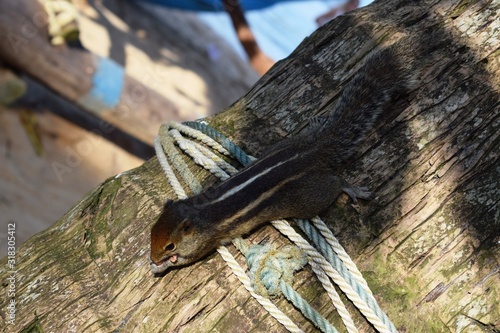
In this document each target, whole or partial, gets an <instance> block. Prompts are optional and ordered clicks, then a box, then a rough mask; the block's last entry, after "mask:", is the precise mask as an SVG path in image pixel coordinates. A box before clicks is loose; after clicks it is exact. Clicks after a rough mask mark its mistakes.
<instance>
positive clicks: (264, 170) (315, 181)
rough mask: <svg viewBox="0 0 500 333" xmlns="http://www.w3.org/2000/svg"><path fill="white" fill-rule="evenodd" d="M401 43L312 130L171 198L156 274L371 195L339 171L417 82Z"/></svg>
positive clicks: (154, 257)
mask: <svg viewBox="0 0 500 333" xmlns="http://www.w3.org/2000/svg"><path fill="white" fill-rule="evenodd" d="M397 44H398V43H396V44H394V45H392V46H389V47H386V48H384V49H382V50H380V51H378V52H377V51H376V52H372V53H371V54H370V55H369V56H367V60H366V61H365V63H364V64H363V65H362V66H361V67H360V69H359V70H358V71H357V73H356V74H355V75H354V77H353V78H352V80H351V81H350V82H349V83H348V84H347V86H346V87H345V89H344V90H343V92H342V94H341V96H340V98H339V100H338V102H337V104H336V106H335V108H334V109H333V110H332V111H331V112H330V113H329V114H328V115H326V116H324V117H321V118H315V121H312V122H311V124H310V130H307V131H305V133H304V132H303V133H304V134H301V135H298V136H295V137H290V138H286V139H284V140H282V141H281V142H279V143H278V144H276V145H275V146H274V147H273V148H271V149H270V150H269V151H268V152H267V153H266V154H264V156H263V157H262V158H260V159H259V160H257V161H255V162H253V163H252V164H250V165H249V166H248V167H246V168H245V169H243V170H242V171H240V172H239V173H237V174H236V175H235V176H233V177H231V178H229V179H228V180H226V181H224V182H222V183H220V184H219V185H216V186H215V187H213V188H211V189H210V192H207V190H205V191H203V192H201V193H200V194H197V195H194V196H192V197H189V198H187V199H183V200H178V201H172V200H167V202H166V203H165V206H164V207H163V211H162V213H161V215H160V217H159V219H158V221H157V222H156V223H155V224H154V226H153V227H152V229H151V253H150V260H151V270H152V272H153V273H161V272H164V271H165V270H167V269H168V268H169V267H172V266H180V265H187V264H190V263H193V262H195V261H197V260H199V259H201V258H202V257H204V256H205V255H207V254H209V253H210V252H212V251H213V250H215V249H216V248H217V247H218V246H219V245H221V244H223V243H225V242H228V241H230V240H231V239H233V238H235V237H238V236H241V235H243V234H246V233H248V232H250V231H251V230H253V229H255V228H256V227H257V226H259V225H261V224H263V223H265V222H268V221H271V220H277V219H284V218H300V219H309V218H312V217H314V216H316V215H318V214H321V213H322V212H324V211H325V210H326V209H327V208H328V207H329V206H330V205H332V204H333V203H334V202H335V201H336V199H337V197H338V196H339V195H340V194H341V193H342V192H345V193H347V194H348V195H349V196H350V197H351V198H352V199H353V200H354V201H355V200H356V198H363V199H366V198H368V197H369V192H367V191H366V190H365V189H364V188H360V187H356V186H352V185H350V184H348V183H347V182H346V181H344V180H343V179H342V178H341V177H340V176H339V175H338V173H339V172H340V170H341V169H342V168H343V167H345V165H346V163H347V162H348V160H349V159H350V158H352V157H353V156H354V155H355V153H356V148H357V147H358V146H359V144H360V143H361V142H362V141H363V140H365V138H366V136H367V134H368V132H369V131H370V130H371V129H372V128H373V127H374V124H375V121H376V120H377V118H378V117H379V116H380V115H381V114H382V113H384V112H385V111H387V110H390V109H391V103H393V102H394V101H395V100H396V98H397V97H398V96H401V95H402V94H404V93H406V92H407V91H408V90H409V89H410V88H411V86H412V82H413V81H414V80H413V79H412V77H413V76H414V75H413V73H412V70H410V66H409V62H408V61H409V59H408V58H409V55H408V53H411V52H407V51H408V50H404V49H405V48H401V47H399V46H398V45H397ZM214 194H215V195H214Z"/></svg>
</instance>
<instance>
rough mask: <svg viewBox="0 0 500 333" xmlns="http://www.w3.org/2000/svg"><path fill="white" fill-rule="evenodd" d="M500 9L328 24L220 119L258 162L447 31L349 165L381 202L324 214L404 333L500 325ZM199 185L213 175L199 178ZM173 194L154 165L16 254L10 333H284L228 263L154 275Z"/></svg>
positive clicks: (392, 11) (314, 294) (445, 5)
mask: <svg viewBox="0 0 500 333" xmlns="http://www.w3.org/2000/svg"><path fill="white" fill-rule="evenodd" d="M499 10H500V4H499V3H498V2H491V1H490V2H488V1H481V2H471V3H469V2H461V3H460V4H454V3H453V2H450V1H437V0H436V1H425V2H424V1H422V2H419V4H418V5H416V4H415V3H414V2H413V1H402V0H388V1H379V2H377V3H375V4H373V5H371V6H369V7H367V8H364V9H361V10H356V11H354V12H351V13H349V14H347V15H344V16H341V17H339V18H337V19H335V20H333V21H332V22H330V23H329V24H327V25H325V26H324V27H322V28H320V29H319V30H318V31H317V32H316V33H314V34H313V35H312V36H311V37H309V38H308V39H306V40H305V41H304V42H303V43H302V44H301V45H300V46H299V48H298V49H297V50H296V51H295V52H294V53H293V54H292V55H291V56H290V57H289V58H287V59H285V60H283V61H281V62H279V63H278V64H277V65H275V66H274V67H273V68H272V69H271V70H270V71H269V72H268V73H267V74H266V75H265V76H264V77H263V78H262V79H261V80H260V81H259V82H258V83H257V84H256V86H254V88H253V89H252V90H251V91H250V92H249V93H248V94H247V95H246V96H244V97H243V98H242V99H240V100H239V101H238V102H236V103H235V104H234V105H233V106H231V107H230V108H228V109H227V110H225V112H223V113H221V114H219V115H217V116H215V117H213V118H212V119H210V122H211V124H212V125H213V126H215V127H217V128H218V129H219V130H221V131H223V132H224V133H225V134H226V135H228V136H230V137H231V138H232V139H233V140H234V141H236V143H238V144H240V145H241V146H242V147H243V148H244V149H246V150H247V151H248V152H250V153H252V154H255V155H258V153H259V152H260V151H262V149H263V148H264V147H265V146H267V145H269V144H271V143H273V142H275V141H277V140H278V139H280V138H282V137H284V136H287V135H293V134H295V133H297V132H299V131H300V130H301V129H303V128H304V127H306V126H307V122H308V119H309V118H311V117H312V116H314V115H317V114H325V113H326V112H328V110H329V109H331V107H332V105H334V103H335V101H336V99H337V97H338V95H339V93H340V92H341V91H342V87H343V86H344V85H345V83H346V81H347V80H348V79H349V78H350V77H351V76H352V74H353V73H354V72H355V71H356V70H357V69H358V68H359V63H361V60H362V59H363V57H364V56H365V55H366V53H367V52H368V51H369V50H371V49H372V48H376V47H378V46H376V44H378V43H382V44H386V42H387V41H388V40H391V41H392V40H394V39H396V38H398V37H401V36H402V35H403V34H405V35H408V36H413V37H417V40H418V37H419V36H420V35H421V34H427V33H430V32H432V33H433V34H435V36H439V38H441V40H442V43H441V44H442V47H441V48H440V49H439V50H438V54H439V56H438V57H437V58H436V59H432V61H428V62H427V65H425V67H424V68H422V72H423V73H424V75H422V76H421V77H420V78H419V84H418V88H417V89H415V90H414V91H412V92H411V93H410V95H409V96H408V100H409V102H408V104H407V105H401V104H400V103H399V104H397V105H395V106H394V109H395V110H394V112H390V115H386V116H384V119H383V120H382V121H381V122H380V123H381V124H382V125H380V126H378V128H377V130H376V131H374V132H373V133H371V135H370V137H369V138H368V140H366V142H365V143H364V144H363V145H362V147H361V149H360V150H359V154H358V157H357V159H356V160H355V163H353V165H350V166H349V168H348V169H347V170H346V171H345V172H344V176H345V177H346V178H347V179H348V180H350V181H351V182H352V183H355V184H360V185H369V186H370V188H371V189H372V190H373V191H374V192H375V193H376V199H375V200H373V201H372V202H368V203H366V204H362V205H361V207H360V209H359V211H356V210H354V209H353V208H352V207H351V206H350V205H347V204H346V202H347V200H344V199H345V198H344V197H341V198H340V199H339V203H338V205H336V207H335V208H333V209H332V210H331V212H329V214H327V216H326V217H325V218H326V219H327V221H328V222H329V223H330V226H331V228H332V229H333V231H334V233H335V234H336V235H338V237H339V239H340V241H341V243H342V244H343V245H344V246H346V248H347V250H348V252H349V253H350V254H351V256H353V258H355V261H356V262H357V264H358V265H359V267H360V269H361V271H362V272H363V273H364V275H365V277H366V278H367V280H368V283H369V285H370V287H371V288H372V290H373V292H374V294H375V297H376V298H377V299H378V301H379V303H380V305H381V307H382V308H383V309H384V310H385V311H386V312H387V314H388V315H389V317H390V318H391V319H392V320H393V322H394V323H395V325H396V327H397V328H398V330H400V331H402V332H405V331H406V332H447V331H450V332H497V331H498V330H500V319H499V318H500V305H499V303H498V299H499V297H500V246H499V242H500V222H499V211H500V210H499V209H498V203H499V201H500V195H499V190H498V188H499V185H498V184H499V179H500V177H499V173H500V169H499V168H498V153H499V146H500V140H499V133H500V130H499V128H498V127H499V124H500V122H499V111H500V103H499V98H498V93H499V91H498V87H499V81H500V79H499V78H500V62H499V60H498V56H499V54H500V49H499V45H500V40H499V39H498V38H497V34H498V32H497V30H498V15H497V13H498V11H499ZM404 38H406V37H404ZM407 40H408V41H415V39H414V38H411V39H409V38H407ZM396 111H397V112H396ZM395 113H397V114H396V115H395ZM346 130H348V129H346ZM197 176H198V177H199V179H202V180H203V181H205V182H206V181H207V179H208V177H207V174H206V173H205V172H202V171H199V172H198V175H197ZM167 198H175V196H174V194H173V192H172V189H171V188H170V187H169V186H168V185H167V182H166V180H165V179H164V176H163V174H162V171H161V169H160V167H159V165H158V162H157V160H156V159H152V160H150V161H148V162H147V163H145V164H144V165H143V166H142V167H140V168H137V169H135V170H131V171H130V172H127V173H124V174H121V175H118V176H116V177H114V178H111V179H109V180H107V181H106V182H104V183H103V184H102V185H100V186H99V187H98V188H96V189H95V190H94V191H92V192H91V193H89V194H88V195H87V196H86V197H85V198H83V200H82V201H81V202H80V203H79V204H77V205H76V206H75V207H74V208H73V209H71V210H70V211H69V212H68V213H67V214H66V215H65V216H63V217H62V219H61V220H60V221H58V222H57V223H56V224H55V225H54V226H53V227H52V228H50V229H49V230H47V231H45V232H43V233H41V234H39V235H37V236H35V237H33V238H32V239H31V240H30V241H28V242H27V243H26V244H25V245H24V246H23V247H22V248H20V249H19V250H18V252H17V254H16V255H15V256H14V258H13V260H12V261H10V262H7V258H5V259H3V260H2V262H1V264H2V265H1V266H0V267H2V268H1V271H0V278H1V280H2V283H3V284H2V289H3V291H2V293H1V295H0V297H1V298H0V307H1V308H2V310H5V311H3V313H2V321H3V322H2V326H6V327H7V331H9V332H10V331H12V332H19V331H22V330H23V329H27V328H28V327H30V328H32V331H31V332H42V330H43V332H63V331H64V332H111V331H113V332H208V331H217V332H229V331H241V332H249V331H254V332H264V331H267V332H284V331H285V330H284V328H283V327H282V326H281V325H280V324H278V323H277V322H276V321H275V320H274V319H273V318H272V317H270V316H269V315H268V314H267V313H266V312H265V311H264V310H263V309H262V308H261V306H260V305H259V304H258V303H257V302H256V301H255V300H254V299H252V298H251V297H250V296H249V294H248V293H247V292H246V291H245V289H244V288H243V287H242V286H241V284H240V283H239V282H238V281H237V280H236V278H235V277H234V276H233V275H232V274H231V273H230V270H229V269H228V268H227V267H226V266H225V264H224V263H223V261H222V260H221V258H220V257H219V256H218V255H216V254H214V255H211V256H209V257H208V258H207V259H205V260H203V261H201V262H198V263H196V264H194V265H191V266H188V267H185V268H182V269H176V270H172V271H170V272H168V273H167V274H166V275H165V276H164V277H162V278H157V277H154V276H153V275H152V274H151V273H150V271H149V265H148V259H147V256H148V251H149V228H150V226H151V224H152V223H153V222H154V221H155V218H156V217H157V216H158V214H159V212H160V208H161V206H162V203H163V201H164V200H165V199H167ZM4 228H6V227H4ZM2 232H3V233H7V230H6V231H2ZM265 237H269V238H270V241H271V242H274V243H278V244H283V243H286V242H287V241H286V240H284V239H283V238H282V237H281V236H279V235H278V234H277V233H276V231H274V230H273V229H272V228H271V227H269V226H267V227H264V228H261V229H260V230H259V231H258V232H256V233H254V234H253V235H252V236H250V239H251V240H253V241H256V242H258V241H260V240H262V239H264V238H265ZM233 250H234V249H232V251H233ZM233 252H236V251H233ZM239 260H241V257H239ZM7 264H12V267H9V265H7ZM10 276H15V281H14V280H12V279H11V280H9V279H8V278H9V277H10ZM312 281H314V280H313V279H312V277H311V273H310V270H309V269H308V268H307V269H305V270H303V271H302V272H299V273H297V274H296V276H295V282H294V286H295V287H296V288H297V289H298V290H299V292H301V293H302V294H304V295H305V298H306V299H308V300H309V301H310V302H311V303H312V304H313V305H314V306H315V307H316V308H317V309H319V311H320V312H321V313H322V314H324V315H325V316H326V317H327V318H328V319H329V320H331V321H332V323H334V324H335V326H336V327H337V328H339V329H343V327H342V325H341V324H339V317H338V315H337V314H336V313H335V310H334V309H333V308H332V306H331V304H330V303H329V302H328V298H327V296H326V295H325V293H324V292H323V291H322V289H321V288H320V287H319V285H318V283H317V282H312ZM9 294H10V295H9ZM11 296H12V297H11ZM11 300H12V301H15V318H13V317H12V316H10V317H9V311H8V309H12V308H13V307H12V306H11V307H10V308H9V307H8V306H9V304H11V303H9V302H11ZM278 305H279V307H281V308H283V309H284V311H285V312H286V313H289V314H290V316H291V317H292V318H293V319H294V320H295V321H296V322H297V323H298V325H299V326H300V327H301V328H302V329H304V330H305V331H313V330H314V328H313V327H312V325H311V324H310V323H308V322H307V321H306V320H305V319H304V318H303V317H302V316H301V315H300V314H298V313H297V312H295V310H293V309H292V307H291V306H290V305H289V304H288V303H287V302H286V301H285V300H283V299H280V300H278ZM355 322H356V323H357V324H359V325H360V327H361V328H360V331H361V332H370V331H373V329H372V328H371V326H369V325H368V324H367V323H366V322H365V321H364V319H363V318H362V317H361V316H359V315H358V314H356V313H355ZM12 323H13V324H12ZM236 327H237V328H238V329H236Z"/></svg>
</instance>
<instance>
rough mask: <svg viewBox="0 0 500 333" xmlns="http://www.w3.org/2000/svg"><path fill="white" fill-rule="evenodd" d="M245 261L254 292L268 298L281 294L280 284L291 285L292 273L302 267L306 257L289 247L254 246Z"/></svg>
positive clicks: (295, 248) (293, 247)
mask: <svg viewBox="0 0 500 333" xmlns="http://www.w3.org/2000/svg"><path fill="white" fill-rule="evenodd" d="M246 260H247V264H248V267H249V268H250V278H251V279H252V284H253V287H254V289H255V291H256V292H257V293H258V294H259V295H262V296H265V297H268V296H278V295H281V294H282V291H281V287H280V284H281V282H285V283H286V284H291V283H292V280H293V273H294V272H296V271H298V270H300V269H302V267H304V265H305V264H306V263H307V255H306V254H305V253H304V252H302V251H301V250H300V249H299V248H297V247H296V246H291V245H287V246H284V247H282V248H280V249H275V248H272V247H270V246H263V245H254V246H252V247H250V249H249V250H248V252H247V254H246Z"/></svg>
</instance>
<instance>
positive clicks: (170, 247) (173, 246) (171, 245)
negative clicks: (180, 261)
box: [165, 243, 175, 251]
mask: <svg viewBox="0 0 500 333" xmlns="http://www.w3.org/2000/svg"><path fill="white" fill-rule="evenodd" d="M174 249H175V245H174V243H170V244H168V245H167V246H165V251H173V250H174Z"/></svg>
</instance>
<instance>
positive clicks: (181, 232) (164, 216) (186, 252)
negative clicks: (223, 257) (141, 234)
mask: <svg viewBox="0 0 500 333" xmlns="http://www.w3.org/2000/svg"><path fill="white" fill-rule="evenodd" d="M179 203H180V202H179V201H177V202H174V201H172V200H167V202H166V203H165V206H164V207H163V211H162V213H161V215H160V218H159V219H158V221H157V222H156V223H155V225H153V227H152V228H151V254H150V260H151V271H152V272H153V273H155V274H156V273H162V272H164V271H166V270H167V269H168V268H169V267H172V266H182V265H187V264H190V263H192V262H194V261H196V260H198V259H200V258H202V257H203V256H204V255H206V254H207V253H208V252H210V250H212V249H214V248H215V246H216V245H215V244H213V243H212V242H210V241H209V240H208V241H204V239H206V238H205V237H202V236H203V233H202V232H200V230H198V227H197V225H196V224H195V223H194V221H193V220H191V219H190V218H189V217H188V215H190V214H187V212H188V210H186V209H181V208H182V203H181V204H180V206H181V207H179Z"/></svg>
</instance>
